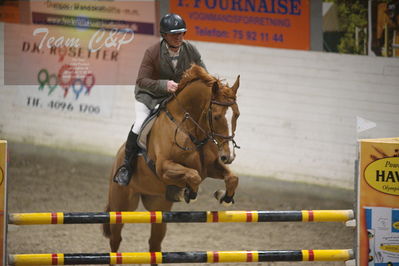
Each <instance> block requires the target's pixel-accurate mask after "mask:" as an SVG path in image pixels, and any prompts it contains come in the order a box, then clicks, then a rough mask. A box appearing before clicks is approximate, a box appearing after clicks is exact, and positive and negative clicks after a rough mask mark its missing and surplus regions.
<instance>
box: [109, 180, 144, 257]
mask: <svg viewBox="0 0 399 266" xmlns="http://www.w3.org/2000/svg"><path fill="white" fill-rule="evenodd" d="M111 186H114V187H113V190H111V191H112V193H111V194H110V195H111V196H110V199H109V207H108V208H107V210H108V211H135V210H136V209H137V207H138V204H139V200H140V195H139V194H137V193H134V194H133V193H132V192H130V193H129V190H128V188H126V187H120V186H119V185H117V184H111ZM122 228H123V224H110V225H109V244H110V247H111V252H117V251H118V249H119V246H120V244H121V242H122Z"/></svg>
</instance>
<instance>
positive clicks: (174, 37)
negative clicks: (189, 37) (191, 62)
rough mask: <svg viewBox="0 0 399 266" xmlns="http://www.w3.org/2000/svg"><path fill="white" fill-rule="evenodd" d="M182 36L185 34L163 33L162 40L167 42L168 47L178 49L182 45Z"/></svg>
mask: <svg viewBox="0 0 399 266" xmlns="http://www.w3.org/2000/svg"><path fill="white" fill-rule="evenodd" d="M184 34H185V32H181V33H165V34H164V39H165V40H166V41H167V42H168V44H169V45H170V46H173V47H180V45H181V44H182V43H183V37H184Z"/></svg>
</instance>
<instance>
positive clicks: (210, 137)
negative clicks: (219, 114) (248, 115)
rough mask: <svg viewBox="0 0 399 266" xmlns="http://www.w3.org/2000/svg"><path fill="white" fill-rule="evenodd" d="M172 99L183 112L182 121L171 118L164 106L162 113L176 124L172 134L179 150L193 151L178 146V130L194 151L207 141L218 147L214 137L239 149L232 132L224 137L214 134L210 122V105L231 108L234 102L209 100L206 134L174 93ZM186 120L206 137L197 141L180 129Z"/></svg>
mask: <svg viewBox="0 0 399 266" xmlns="http://www.w3.org/2000/svg"><path fill="white" fill-rule="evenodd" d="M173 97H174V98H175V99H176V102H177V103H178V106H179V108H180V109H181V110H182V111H183V113H184V116H183V119H182V120H181V121H180V122H178V121H177V120H176V119H175V118H174V117H173V115H172V113H170V112H169V110H168V109H167V108H166V106H165V109H164V111H165V113H166V115H167V116H168V117H169V119H170V120H171V121H172V122H173V123H175V124H176V129H175V134H174V141H175V143H176V145H177V146H178V147H179V148H180V149H182V150H184V151H192V150H194V149H190V148H189V147H183V146H182V145H180V144H179V143H178V141H177V132H178V131H179V130H180V131H182V132H183V133H185V134H186V135H187V136H188V137H189V138H190V140H191V141H192V143H193V144H194V145H195V149H197V150H198V149H199V148H201V147H202V146H203V145H205V144H206V143H207V142H208V141H209V140H211V141H212V142H213V143H215V144H216V145H217V146H218V147H220V145H221V144H220V143H219V142H218V141H217V139H216V137H219V138H222V139H223V140H226V141H231V142H232V143H233V148H234V149H235V148H237V149H239V148H240V146H238V145H237V143H236V142H235V140H234V136H235V134H234V132H233V134H232V135H230V136H224V135H222V134H218V133H216V132H214V127H213V122H212V104H215V105H220V106H232V105H234V104H237V103H236V101H232V102H219V101H216V100H213V99H211V101H210V104H209V107H208V113H207V115H208V123H209V127H210V132H209V133H207V132H206V131H205V130H204V129H203V128H202V127H201V125H200V124H199V123H198V122H197V121H195V120H194V118H193V117H192V116H191V114H190V113H189V112H187V111H186V110H185V109H184V108H183V106H182V104H181V103H180V102H179V99H178V98H177V96H176V93H173ZM186 120H190V121H191V122H192V123H193V124H194V125H195V127H196V128H198V129H199V130H200V131H201V132H202V133H204V135H205V136H206V137H205V138H204V139H202V140H198V139H197V138H196V137H195V136H193V135H192V134H191V133H189V132H187V131H185V130H184V129H181V126H182V125H183V123H184V122H185V121H186Z"/></svg>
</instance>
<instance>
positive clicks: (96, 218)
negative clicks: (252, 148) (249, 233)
mask: <svg viewBox="0 0 399 266" xmlns="http://www.w3.org/2000/svg"><path fill="white" fill-rule="evenodd" d="M352 219H354V214H353V211H352V210H302V211H175V212H172V211H169V212H161V211H152V212H68V213H66V212H45V213H11V214H9V217H8V223H9V224H15V225H39V224H88V223H90V224H94V223H97V224H101V223H109V224H122V223H255V222H347V221H349V220H352Z"/></svg>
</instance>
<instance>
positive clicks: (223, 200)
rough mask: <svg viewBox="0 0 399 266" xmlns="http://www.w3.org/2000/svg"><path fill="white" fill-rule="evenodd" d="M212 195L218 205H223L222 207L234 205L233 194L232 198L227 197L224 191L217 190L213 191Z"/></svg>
mask: <svg viewBox="0 0 399 266" xmlns="http://www.w3.org/2000/svg"><path fill="white" fill-rule="evenodd" d="M213 195H214V196H215V198H216V199H217V200H218V201H219V203H220V204H223V205H224V206H231V205H233V204H234V194H233V196H231V197H229V196H227V193H226V191H224V190H221V189H219V190H217V191H215V193H214V194H213Z"/></svg>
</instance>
